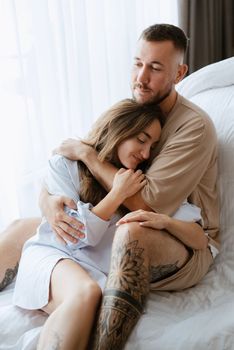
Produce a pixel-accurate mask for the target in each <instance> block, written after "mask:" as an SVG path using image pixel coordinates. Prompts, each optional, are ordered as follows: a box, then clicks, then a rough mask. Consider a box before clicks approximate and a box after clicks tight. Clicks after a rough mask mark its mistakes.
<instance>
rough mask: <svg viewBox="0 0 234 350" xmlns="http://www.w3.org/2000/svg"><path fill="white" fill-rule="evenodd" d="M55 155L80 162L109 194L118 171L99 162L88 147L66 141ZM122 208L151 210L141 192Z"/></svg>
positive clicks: (106, 163)
mask: <svg viewBox="0 0 234 350" xmlns="http://www.w3.org/2000/svg"><path fill="white" fill-rule="evenodd" d="M55 152H56V153H59V154H62V155H63V156H65V157H67V158H69V159H72V160H81V161H82V162H83V163H85V165H86V166H87V167H88V168H89V170H90V172H91V173H92V175H93V176H94V177H95V178H96V179H97V181H98V182H99V183H100V184H101V185H102V186H103V187H104V188H105V189H106V190H107V191H108V192H109V191H110V190H111V188H112V186H113V180H114V177H115V174H116V173H117V171H118V169H117V168H116V167H114V166H113V165H112V164H110V163H108V162H101V161H100V160H99V159H98V154H97V152H96V151H95V150H94V149H93V148H92V147H90V146H88V145H86V144H84V143H82V142H81V141H78V140H73V139H68V140H66V141H64V142H63V143H62V144H61V146H60V147H58V148H57V149H56V150H55ZM123 204H124V206H125V207H126V208H128V209H129V210H130V211H133V210H138V209H143V210H148V211H150V210H152V209H151V208H150V207H149V206H147V204H146V203H145V202H144V201H143V198H142V196H141V191H138V192H137V193H136V194H134V195H133V196H131V197H129V198H127V199H126V200H125V201H124V203H123Z"/></svg>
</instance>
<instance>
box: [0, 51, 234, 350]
mask: <svg viewBox="0 0 234 350" xmlns="http://www.w3.org/2000/svg"><path fill="white" fill-rule="evenodd" d="M178 91H179V92H180V93H181V94H182V95H184V96H185V97H187V98H189V99H191V100H192V101H193V102H195V103H196V104H198V105H199V106H201V107H202V108H203V109H204V110H206V111H207V112H208V113H209V115H210V116H211V118H212V119H213V121H214V124H215V126H216V129H217V133H218V140H219V188H220V201H221V212H220V216H221V234H220V238H221V243H222V248H221V253H220V255H219V256H218V257H217V258H216V260H215V263H214V265H213V266H212V268H211V269H210V271H209V272H208V274H207V275H206V277H205V278H204V279H203V280H202V281H201V282H200V283H199V284H198V285H197V286H195V287H193V288H190V289H187V290H185V291H182V292H173V293H169V292H157V293H151V294H150V297H149V300H148V303H147V306H146V310H145V313H144V315H143V316H142V318H141V319H140V321H139V323H138V324H137V326H136V327H135V329H134V331H133V332H132V334H131V336H130V338H129V340H128V342H127V345H126V347H125V350H138V349H139V350H143V349H144V350H156V349H158V350H195V349H196V350H209V349H210V350H232V349H234V57H232V58H229V59H226V60H223V61H220V62H218V63H215V64H211V65H209V66H206V67H204V68H202V69H200V70H199V71H197V72H195V73H193V74H191V75H190V76H189V77H187V78H186V79H184V80H183V81H182V82H181V83H180V84H179V85H178ZM13 287H14V283H13V284H12V285H10V286H8V288H7V289H6V290H4V291H3V292H1V293H0V350H8V349H9V350H10V349H11V350H33V349H36V343H37V339H38V336H39V334H40V330H41V327H42V325H43V323H44V322H45V319H46V316H45V315H44V314H43V313H42V312H39V311H36V312H34V311H33V312H29V311H23V310H21V309H19V308H17V307H14V306H12V305H11V297H12V290H13Z"/></svg>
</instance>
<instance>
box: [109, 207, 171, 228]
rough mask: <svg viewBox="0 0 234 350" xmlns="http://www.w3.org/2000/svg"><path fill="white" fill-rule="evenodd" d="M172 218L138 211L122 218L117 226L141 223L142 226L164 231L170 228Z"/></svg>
mask: <svg viewBox="0 0 234 350" xmlns="http://www.w3.org/2000/svg"><path fill="white" fill-rule="evenodd" d="M170 220H171V218H170V217H169V216H168V215H165V214H157V213H154V212H150V211H145V210H141V209H140V210H136V211H133V212H131V213H128V214H126V215H125V216H124V217H122V218H121V219H120V220H119V221H118V222H117V223H116V225H117V226H118V225H121V224H125V223H126V222H139V224H140V225H141V226H144V227H150V228H154V229H156V230H163V229H166V228H167V227H168V223H169V222H170Z"/></svg>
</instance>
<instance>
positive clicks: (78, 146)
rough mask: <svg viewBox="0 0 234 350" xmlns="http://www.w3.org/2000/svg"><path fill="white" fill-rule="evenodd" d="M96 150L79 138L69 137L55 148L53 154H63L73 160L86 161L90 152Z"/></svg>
mask: <svg viewBox="0 0 234 350" xmlns="http://www.w3.org/2000/svg"><path fill="white" fill-rule="evenodd" d="M90 152H95V150H94V149H93V148H92V147H91V146H89V145H87V144H85V143H84V142H82V141H81V140H78V139H71V138H69V139H67V140H64V141H63V142H62V143H61V145H59V147H57V148H55V149H54V151H53V154H56V153H57V154H61V155H62V156H64V157H66V158H68V159H71V160H81V161H84V160H85V158H87V157H88V156H89V154H90Z"/></svg>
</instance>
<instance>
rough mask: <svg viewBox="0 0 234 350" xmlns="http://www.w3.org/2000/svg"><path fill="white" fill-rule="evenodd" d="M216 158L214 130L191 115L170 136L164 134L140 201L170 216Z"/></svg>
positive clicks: (206, 122) (209, 124) (206, 121)
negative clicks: (163, 139) (163, 140)
mask: <svg viewBox="0 0 234 350" xmlns="http://www.w3.org/2000/svg"><path fill="white" fill-rule="evenodd" d="M216 161H217V138H216V134H215V130H214V128H213V126H212V125H211V123H209V121H208V120H206V119H202V118H199V116H196V115H194V118H190V120H188V121H187V122H186V123H184V125H181V126H180V127H179V128H178V130H176V131H175V132H173V134H172V135H170V134H169V135H167V139H166V141H165V142H164V144H163V145H162V146H161V149H160V150H159V154H158V156H156V157H155V159H154V160H153V162H152V164H151V166H150V168H149V169H148V171H147V172H146V179H147V184H146V186H145V187H144V188H143V189H142V192H141V193H142V198H143V200H144V201H145V202H146V204H147V205H149V206H150V207H151V208H152V209H153V210H155V211H156V212H160V213H165V214H168V215H173V214H174V213H175V211H176V209H177V208H179V206H180V205H181V204H182V203H183V201H184V200H185V199H186V198H188V197H189V195H190V194H191V193H192V192H193V191H194V189H195V188H196V187H197V185H198V184H199V185H200V182H201V179H202V178H203V179H205V178H206V176H205V173H206V171H212V167H213V168H215V167H214V164H215V163H216ZM207 178H208V176H207ZM210 186H212V184H210Z"/></svg>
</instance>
